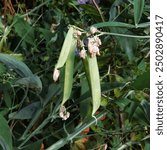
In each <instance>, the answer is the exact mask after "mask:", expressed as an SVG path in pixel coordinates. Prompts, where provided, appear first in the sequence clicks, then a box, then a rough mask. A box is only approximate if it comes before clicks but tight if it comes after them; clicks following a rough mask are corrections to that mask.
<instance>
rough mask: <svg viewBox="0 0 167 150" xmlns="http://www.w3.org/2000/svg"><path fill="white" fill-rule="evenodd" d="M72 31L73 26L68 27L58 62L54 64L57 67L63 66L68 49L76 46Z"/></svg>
mask: <svg viewBox="0 0 167 150" xmlns="http://www.w3.org/2000/svg"><path fill="white" fill-rule="evenodd" d="M74 32H75V30H74V28H73V27H70V29H69V30H68V33H67V35H66V38H65V40H64V43H63V46H62V49H61V52H60V56H59V59H58V62H57V64H56V68H57V69H58V68H61V67H63V66H64V64H65V62H66V60H67V58H68V55H69V53H70V51H71V50H74V49H75V48H76V43H77V40H76V39H75V38H74Z"/></svg>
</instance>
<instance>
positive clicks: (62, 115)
mask: <svg viewBox="0 0 167 150" xmlns="http://www.w3.org/2000/svg"><path fill="white" fill-rule="evenodd" d="M59 116H60V118H62V120H67V119H68V118H69V117H70V113H69V112H67V111H66V108H65V107H64V106H61V107H60V110H59Z"/></svg>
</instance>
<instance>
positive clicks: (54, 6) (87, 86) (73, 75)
mask: <svg viewBox="0 0 167 150" xmlns="http://www.w3.org/2000/svg"><path fill="white" fill-rule="evenodd" d="M149 5H150V2H149V0H140V1H139V0H133V1H132V0H128V1H124V0H56V1H53V0H45V1H43V0H33V2H31V1H11V0H8V1H4V2H3V3H2V2H0V14H1V15H0V150H1V149H3V150H13V149H15V150H29V149H35V150H44V149H45V150H58V149H60V150H61V149H62V150H63V149H65V150H90V149H95V150H108V149H109V150H123V149H127V150H128V149H130V150H133V149H134V150H149V123H150V122H149V114H150V112H149Z"/></svg>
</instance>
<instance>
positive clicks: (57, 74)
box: [53, 68, 60, 82]
mask: <svg viewBox="0 0 167 150" xmlns="http://www.w3.org/2000/svg"><path fill="white" fill-rule="evenodd" d="M59 75H60V71H59V70H58V69H56V68H55V69H54V72H53V80H54V81H55V82H56V81H57V80H58V78H59Z"/></svg>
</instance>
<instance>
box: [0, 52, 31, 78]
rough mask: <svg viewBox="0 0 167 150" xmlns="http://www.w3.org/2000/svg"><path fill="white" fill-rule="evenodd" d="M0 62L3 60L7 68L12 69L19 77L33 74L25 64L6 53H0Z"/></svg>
mask: <svg viewBox="0 0 167 150" xmlns="http://www.w3.org/2000/svg"><path fill="white" fill-rule="evenodd" d="M0 62H3V63H4V64H5V65H6V66H7V67H8V68H9V69H14V70H15V71H16V72H17V73H18V74H19V75H20V76H21V77H27V76H31V75H33V73H32V72H31V70H30V69H29V68H28V67H27V65H25V64H24V63H23V62H21V61H19V60H17V59H15V58H14V57H12V56H10V55H8V54H0Z"/></svg>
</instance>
